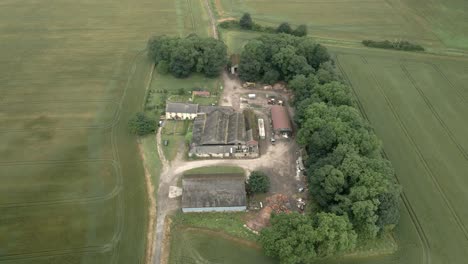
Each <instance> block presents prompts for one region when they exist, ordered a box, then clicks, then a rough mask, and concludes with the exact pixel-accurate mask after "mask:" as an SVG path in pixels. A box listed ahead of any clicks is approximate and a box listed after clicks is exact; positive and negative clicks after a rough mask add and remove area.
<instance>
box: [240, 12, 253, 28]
mask: <svg viewBox="0 0 468 264" xmlns="http://www.w3.org/2000/svg"><path fill="white" fill-rule="evenodd" d="M239 25H240V27H241V28H243V29H252V26H253V21H252V17H250V14H249V13H244V15H243V16H242V18H241V19H240V20H239Z"/></svg>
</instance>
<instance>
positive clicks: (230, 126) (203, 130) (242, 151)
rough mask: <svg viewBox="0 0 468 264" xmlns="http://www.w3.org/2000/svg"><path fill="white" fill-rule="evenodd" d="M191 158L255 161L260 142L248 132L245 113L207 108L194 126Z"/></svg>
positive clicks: (220, 108) (225, 108) (223, 108)
mask: <svg viewBox="0 0 468 264" xmlns="http://www.w3.org/2000/svg"><path fill="white" fill-rule="evenodd" d="M192 134H193V137H192V143H191V147H190V151H189V156H191V157H193V156H195V157H203V158H255V157H258V155H259V150H258V142H257V141H256V140H254V139H253V134H252V130H248V131H247V130H246V125H245V117H244V114H243V113H239V112H235V111H234V110H233V109H232V108H227V107H205V108H203V112H201V111H200V113H199V115H198V117H197V118H196V119H195V121H194V123H193V132H192Z"/></svg>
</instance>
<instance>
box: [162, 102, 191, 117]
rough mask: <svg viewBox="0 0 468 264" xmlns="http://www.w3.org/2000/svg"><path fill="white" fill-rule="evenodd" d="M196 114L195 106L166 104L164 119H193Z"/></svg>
mask: <svg viewBox="0 0 468 264" xmlns="http://www.w3.org/2000/svg"><path fill="white" fill-rule="evenodd" d="M197 114H198V105H197V104H186V103H170V102H167V103H166V119H177V120H185V119H195V117H197Z"/></svg>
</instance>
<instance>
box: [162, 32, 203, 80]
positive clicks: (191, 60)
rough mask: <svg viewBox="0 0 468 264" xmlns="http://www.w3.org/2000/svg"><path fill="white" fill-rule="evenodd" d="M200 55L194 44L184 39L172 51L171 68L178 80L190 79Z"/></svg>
mask: <svg viewBox="0 0 468 264" xmlns="http://www.w3.org/2000/svg"><path fill="white" fill-rule="evenodd" d="M198 56H199V53H198V52H197V50H196V49H195V47H194V45H193V42H191V41H190V40H187V39H183V40H181V41H180V42H179V45H177V46H176V47H174V48H173V49H172V53H171V60H170V63H169V68H170V71H171V73H172V74H173V75H174V76H175V77H177V78H186V77H188V76H189V75H190V74H191V73H192V72H193V71H194V69H195V63H196V59H197V57H198Z"/></svg>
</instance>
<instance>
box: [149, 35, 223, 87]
mask: <svg viewBox="0 0 468 264" xmlns="http://www.w3.org/2000/svg"><path fill="white" fill-rule="evenodd" d="M148 56H149V57H150V58H151V59H152V60H154V63H155V64H156V65H157V70H158V71H159V72H161V73H167V72H170V73H172V74H173V75H174V76H175V77H178V78H185V77H188V76H189V75H190V74H191V73H193V72H198V73H202V74H204V75H205V76H207V77H216V76H218V75H219V73H220V71H221V70H222V69H223V67H224V65H226V62H227V48H226V45H225V44H224V43H223V42H222V41H219V40H216V39H214V38H201V37H199V36H197V35H195V34H192V35H189V36H188V37H186V38H180V37H170V36H155V37H152V38H151V39H150V40H149V41H148Z"/></svg>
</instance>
